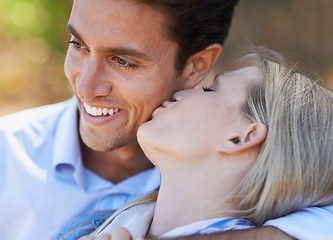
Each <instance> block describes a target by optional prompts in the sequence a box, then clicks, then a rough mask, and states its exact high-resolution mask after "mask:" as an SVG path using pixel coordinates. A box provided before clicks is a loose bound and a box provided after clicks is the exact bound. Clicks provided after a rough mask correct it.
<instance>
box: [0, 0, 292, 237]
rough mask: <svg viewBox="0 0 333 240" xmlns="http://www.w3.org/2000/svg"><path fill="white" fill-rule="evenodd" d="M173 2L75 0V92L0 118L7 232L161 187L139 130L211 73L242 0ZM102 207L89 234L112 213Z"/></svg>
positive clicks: (39, 227)
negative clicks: (62, 99)
mask: <svg viewBox="0 0 333 240" xmlns="http://www.w3.org/2000/svg"><path fill="white" fill-rule="evenodd" d="M167 2H168V1H166V0H165V1H151V0H145V1H144V0H142V1H134V0H121V1H119V0H94V1H91V0H75V1H74V3H73V9H72V13H71V17H70V20H69V23H68V30H69V32H70V33H71V39H70V41H69V43H70V46H69V49H68V52H67V56H66V61H65V73H66V76H67V77H68V79H69V81H70V83H71V85H72V88H73V92H74V95H75V98H73V99H71V100H68V101H67V102H64V103H60V104H56V105H52V106H45V107H42V108H37V109H33V110H28V111H25V112H22V113H18V114H14V115H12V116H7V117H5V118H3V119H1V120H0V126H1V131H0V139H1V143H2V146H1V148H0V153H1V156H2V158H1V162H0V164H1V169H0V193H1V197H0V208H1V209H0V212H1V213H2V216H6V217H7V218H2V219H5V220H1V221H6V222H3V223H2V224H1V226H5V227H2V229H1V231H0V236H1V239H4V240H5V239H15V240H20V239H49V238H51V237H52V236H55V235H56V233H57V232H58V231H59V230H60V228H61V227H62V226H63V225H64V224H65V223H66V222H68V221H70V220H71V219H73V218H75V217H76V216H80V215H83V214H86V213H89V212H92V211H102V210H106V209H107V210H115V209H117V208H119V207H120V206H122V205H123V204H125V203H126V202H128V201H130V200H132V199H134V198H136V197H138V196H140V195H143V194H145V193H147V192H151V191H154V190H156V189H157V188H158V186H159V172H158V171H157V170H156V169H155V168H152V165H151V163H150V162H149V161H148V160H147V159H146V157H145V156H144V154H143V153H142V151H141V149H140V148H139V147H138V145H137V143H136V131H137V128H138V126H139V125H140V124H142V123H143V122H144V121H147V120H148V119H149V118H150V114H151V112H152V111H153V110H154V108H156V107H157V106H159V105H160V104H161V103H162V102H163V101H164V100H165V99H168V98H170V96H171V95H172V93H173V92H174V91H176V90H179V89H183V88H192V87H194V86H196V85H197V84H198V83H199V82H201V81H202V80H203V79H204V78H205V77H206V76H207V74H208V73H209V71H210V70H211V69H212V67H213V65H214V64H215V62H216V60H217V58H218V56H219V54H220V52H221V45H222V44H223V41H224V39H225V37H226V35H227V32H228V28H229V26H230V20H231V16H232V13H233V7H234V5H236V2H237V1H236V0H229V1H227V0H215V1H209V3H207V2H208V1H169V2H170V4H169V3H167ZM182 2H184V3H182ZM186 2H188V3H186ZM187 4H189V6H186V5H187ZM199 23H200V24H199ZM75 99H76V101H75ZM77 109H79V111H77ZM98 214H100V217H101V221H98V219H95V220H94V221H93V222H90V225H89V226H90V227H91V229H87V232H86V233H88V232H89V231H91V230H92V229H94V227H96V226H98V225H99V224H100V223H101V222H102V221H103V219H104V218H105V215H103V213H98ZM88 221H89V218H88ZM74 225H75V224H74ZM261 231H263V232H264V233H265V232H266V231H267V233H268V234H269V236H270V237H271V238H272V239H273V238H274V237H275V238H276V239H281V238H282V237H285V238H286V239H288V238H289V237H288V236H286V235H285V234H284V233H282V232H280V231H279V230H276V229H275V228H273V227H266V228H264V229H263V230H261ZM244 233H245V234H246V232H244ZM247 234H251V232H250V233H247ZM255 234H258V236H264V237H263V238H265V235H264V234H262V233H261V232H260V230H259V231H258V232H255ZM230 236H231V235H230ZM245 236H247V237H246V238H247V239H249V238H250V237H252V236H253V235H245ZM255 236H257V235H255ZM221 237H223V236H222V235H221ZM236 239H240V237H237V236H236Z"/></svg>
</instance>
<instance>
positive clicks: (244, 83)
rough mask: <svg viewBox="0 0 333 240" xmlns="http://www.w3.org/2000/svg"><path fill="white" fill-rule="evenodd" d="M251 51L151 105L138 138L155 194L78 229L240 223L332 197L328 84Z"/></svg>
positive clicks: (257, 222) (161, 232)
mask: <svg viewBox="0 0 333 240" xmlns="http://www.w3.org/2000/svg"><path fill="white" fill-rule="evenodd" d="M249 59H250V58H249V57H248V58H247V60H246V61H248V60H249ZM250 60H251V62H252V65H253V66H251V67H246V68H242V69H239V70H237V71H234V72H229V73H223V74H220V75H219V76H217V77H216V78H215V81H214V83H213V85H212V86H211V87H209V88H204V89H203V90H200V89H192V90H184V91H180V92H178V93H176V94H175V95H174V97H173V101H166V102H164V103H163V105H162V106H161V107H159V108H157V109H156V110H155V111H154V113H153V115H152V120H151V121H149V122H147V123H145V124H143V125H142V126H141V127H140V128H139V131H138V140H139V143H140V145H141V147H142V149H143V150H144V152H145V153H146V155H147V157H148V158H149V159H150V160H151V161H152V163H153V164H154V165H155V166H157V167H158V168H159V169H160V171H161V175H162V181H161V187H160V191H159V194H158V197H157V200H156V202H155V197H156V196H147V197H145V198H143V199H140V200H138V201H137V202H134V203H132V204H130V206H128V207H126V208H124V209H123V210H120V211H119V212H117V213H116V214H115V215H114V216H112V217H111V218H110V219H108V220H107V221H106V222H105V223H104V224H103V225H102V226H101V227H100V228H99V229H97V231H96V232H95V233H94V234H93V235H92V236H91V237H83V238H82V239H97V238H94V237H93V236H97V235H99V234H103V233H106V234H110V233H112V232H113V230H114V229H116V228H117V227H118V226H123V227H126V228H128V230H129V232H130V234H131V235H132V236H133V237H137V236H149V237H176V236H181V235H194V234H205V233H212V232H221V231H228V230H234V229H246V228H252V227H254V226H261V225H262V224H263V223H264V222H265V221H267V220H268V219H272V218H278V217H281V216H283V215H286V214H289V213H291V212H294V211H298V210H300V209H302V208H305V207H310V206H325V205H331V204H333V178H332V177H331V176H332V174H333V157H332V156H333V148H332V139H333V127H332V126H333V95H332V93H331V92H329V91H328V90H326V89H324V88H323V87H321V86H320V85H318V83H316V82H314V81H312V80H310V79H309V78H307V77H305V76H303V75H302V74H300V73H298V72H296V71H294V70H293V69H292V68H288V67H286V66H284V65H283V64H280V63H276V62H273V61H270V60H268V59H266V58H264V57H258V56H255V57H254V58H251V59H250ZM253 63H254V64H253ZM155 195H156V194H155ZM100 236H102V235H100ZM98 239H102V238H98ZM103 239H109V236H107V235H104V237H103Z"/></svg>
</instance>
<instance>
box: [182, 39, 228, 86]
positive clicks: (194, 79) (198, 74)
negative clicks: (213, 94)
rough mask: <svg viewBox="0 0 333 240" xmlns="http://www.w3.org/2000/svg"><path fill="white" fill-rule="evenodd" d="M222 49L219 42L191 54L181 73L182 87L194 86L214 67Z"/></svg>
mask: <svg viewBox="0 0 333 240" xmlns="http://www.w3.org/2000/svg"><path fill="white" fill-rule="evenodd" d="M221 51H222V46H221V45H220V44H217V43H214V44H211V45H209V46H208V47H207V48H205V49H204V50H202V51H200V52H198V53H196V54H194V55H192V56H191V57H190V58H189V59H188V60H187V62H186V66H185V68H184V70H183V73H182V79H183V80H184V89H188V88H194V87H195V86H196V85H198V84H199V83H200V82H201V81H202V80H204V79H205V77H206V76H207V75H208V73H209V72H210V71H211V70H212V68H213V67H214V65H215V63H216V61H217V59H218V58H219V56H220V54H221Z"/></svg>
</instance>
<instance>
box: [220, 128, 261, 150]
mask: <svg viewBox="0 0 333 240" xmlns="http://www.w3.org/2000/svg"><path fill="white" fill-rule="evenodd" d="M266 136H267V127H266V126H265V125H264V124H262V123H251V124H249V125H248V127H247V128H246V129H245V130H244V131H243V132H242V133H234V134H231V135H230V136H229V137H228V138H227V139H224V140H222V141H221V142H220V143H219V144H218V145H217V147H216V150H217V151H218V152H219V153H225V154H236V153H241V152H243V151H245V150H250V149H252V148H254V147H257V146H259V145H261V144H262V143H263V142H264V141H265V139H266Z"/></svg>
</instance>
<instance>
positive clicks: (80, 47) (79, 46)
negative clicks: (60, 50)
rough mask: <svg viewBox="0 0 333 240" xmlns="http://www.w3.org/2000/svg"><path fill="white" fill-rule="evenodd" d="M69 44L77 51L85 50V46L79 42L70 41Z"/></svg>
mask: <svg viewBox="0 0 333 240" xmlns="http://www.w3.org/2000/svg"><path fill="white" fill-rule="evenodd" d="M68 43H69V44H73V45H74V47H75V48H76V49H84V46H83V45H82V44H81V43H78V42H77V41H69V42H68Z"/></svg>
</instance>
